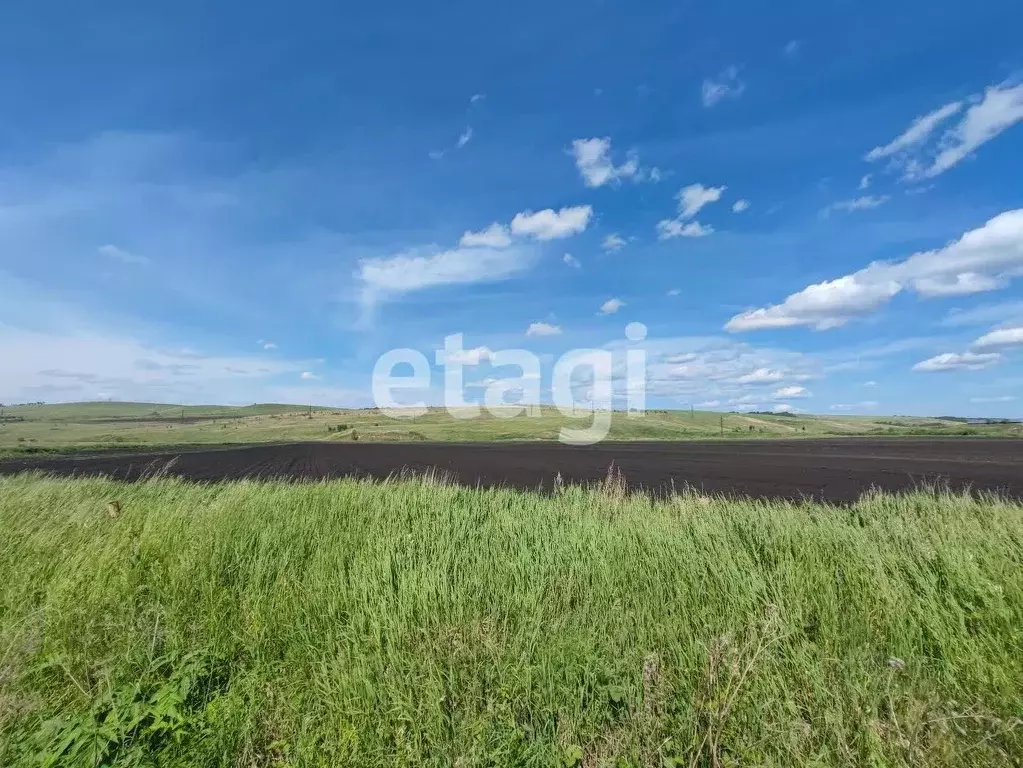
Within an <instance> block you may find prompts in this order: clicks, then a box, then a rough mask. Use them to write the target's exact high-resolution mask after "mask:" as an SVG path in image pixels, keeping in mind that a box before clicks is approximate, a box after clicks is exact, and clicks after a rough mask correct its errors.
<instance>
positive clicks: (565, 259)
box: [561, 253, 582, 269]
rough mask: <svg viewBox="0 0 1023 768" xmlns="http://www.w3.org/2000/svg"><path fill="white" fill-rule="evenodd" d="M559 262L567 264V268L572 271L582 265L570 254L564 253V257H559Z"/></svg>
mask: <svg viewBox="0 0 1023 768" xmlns="http://www.w3.org/2000/svg"><path fill="white" fill-rule="evenodd" d="M561 260H562V261H563V262H565V263H566V264H568V266H570V267H572V268H573V269H579V268H580V267H581V266H582V263H580V261H579V259H577V258H576V257H575V256H573V255H572V254H571V253H566V254H565V255H564V256H562V257H561Z"/></svg>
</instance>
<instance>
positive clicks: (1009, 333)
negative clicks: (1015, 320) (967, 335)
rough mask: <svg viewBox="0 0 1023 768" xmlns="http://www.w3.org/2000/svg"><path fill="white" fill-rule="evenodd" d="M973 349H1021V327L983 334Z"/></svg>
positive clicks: (1022, 326)
mask: <svg viewBox="0 0 1023 768" xmlns="http://www.w3.org/2000/svg"><path fill="white" fill-rule="evenodd" d="M972 346H973V348H974V349H1008V348H1009V347H1023V325H1016V326H1011V327H1009V328H997V329H995V330H993V331H991V332H990V333H985V334H984V335H983V336H981V337H980V338H979V339H977V340H976V341H975V342H973V345H972Z"/></svg>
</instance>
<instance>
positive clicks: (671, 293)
mask: <svg viewBox="0 0 1023 768" xmlns="http://www.w3.org/2000/svg"><path fill="white" fill-rule="evenodd" d="M680 293H682V291H680V290H679V289H678V288H672V289H670V290H669V291H668V295H669V296H678V295H679V294H680Z"/></svg>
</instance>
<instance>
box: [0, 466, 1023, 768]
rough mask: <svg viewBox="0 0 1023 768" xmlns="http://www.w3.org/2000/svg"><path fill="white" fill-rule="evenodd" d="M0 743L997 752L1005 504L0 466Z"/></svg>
mask: <svg viewBox="0 0 1023 768" xmlns="http://www.w3.org/2000/svg"><path fill="white" fill-rule="evenodd" d="M0 530H2V531H3V535H2V536H0V765H4V766H100V765H103V766H108V765H109V766H115V765H116V766H189V767H194V766H239V767H241V766H409V767H411V766H561V767H562V768H566V767H567V768H572V767H573V766H580V767H586V768H592V767H595V766H636V767H639V766H658V767H663V766H710V767H712V768H717V767H723V766H749V765H764V766H785V767H786V768H787V767H788V766H794V765H813V766H939V765H940V766H963V765H972V766H1018V765H1020V761H1021V759H1023V726H1021V720H1020V718H1021V717H1023V693H1021V692H1023V652H1021V651H1023V506H1021V505H1020V504H1018V503H1014V502H1009V501H1005V500H1001V499H998V498H995V497H987V498H982V499H975V498H969V497H956V496H948V495H943V494H939V493H928V492H918V493H914V494H910V495H905V496H885V495H867V496H864V497H863V498H862V499H861V500H860V501H859V502H858V503H856V504H855V505H853V506H851V507H847V508H841V507H832V506H825V505H820V504H813V503H798V504H797V503H778V502H774V503H767V502H757V501H745V500H733V499H726V498H704V497H700V496H697V495H693V494H682V495H679V496H676V497H674V498H668V499H662V500H656V501H655V500H651V499H650V498H648V497H646V496H638V495H630V494H628V493H627V492H626V491H625V489H624V486H623V484H622V483H621V482H620V478H616V477H614V476H610V477H609V479H608V481H607V482H605V483H604V484H602V485H600V486H597V487H593V488H588V489H584V488H578V487H567V488H562V489H560V490H558V491H557V492H555V493H554V494H553V495H550V496H541V495H536V494H528V493H520V492H515V491H511V490H503V489H493V490H485V489H475V488H474V489H469V488H463V487H456V486H449V485H445V484H443V483H440V482H437V481H431V480H430V479H429V478H426V479H419V480H415V479H412V480H408V479H407V480H403V481H394V482H386V483H370V482H357V481H331V482H323V483H261V482H233V483H223V484H215V485H201V484H189V483H186V482H183V481H179V480H175V479H169V478H163V479H160V478H157V479H154V480H150V481H147V482H142V483H137V484H130V485H128V484H119V483H116V482H113V481H108V480H104V479H87V480H86V479H80V480H58V479H52V478H45V477H42V476H36V475H22V476H15V477H2V478H0Z"/></svg>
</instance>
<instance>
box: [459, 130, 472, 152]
mask: <svg viewBox="0 0 1023 768" xmlns="http://www.w3.org/2000/svg"><path fill="white" fill-rule="evenodd" d="M470 141H472V126H471V125H469V126H466V128H465V130H464V131H462V133H460V134H459V135H458V142H457V144H456V145H455V146H456V147H457V148H458V149H461V148H462V147H464V146H465V145H466V144H468V143H469V142H470Z"/></svg>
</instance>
